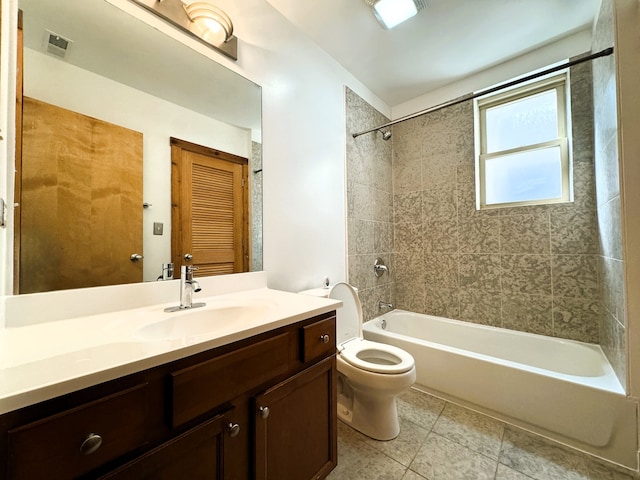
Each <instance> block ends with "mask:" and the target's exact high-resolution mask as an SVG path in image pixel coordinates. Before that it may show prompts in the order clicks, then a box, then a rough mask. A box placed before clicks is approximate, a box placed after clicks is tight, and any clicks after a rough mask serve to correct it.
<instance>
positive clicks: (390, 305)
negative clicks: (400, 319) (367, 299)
mask: <svg viewBox="0 0 640 480" xmlns="http://www.w3.org/2000/svg"><path fill="white" fill-rule="evenodd" d="M384 308H386V309H387V310H393V303H387V302H378V309H379V310H382V309H384Z"/></svg>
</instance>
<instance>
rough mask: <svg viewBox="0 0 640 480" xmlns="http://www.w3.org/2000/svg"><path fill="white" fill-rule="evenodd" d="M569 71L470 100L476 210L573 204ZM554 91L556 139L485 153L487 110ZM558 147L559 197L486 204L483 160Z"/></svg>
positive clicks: (484, 161) (484, 162)
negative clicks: (472, 111) (474, 119)
mask: <svg viewBox="0 0 640 480" xmlns="http://www.w3.org/2000/svg"><path fill="white" fill-rule="evenodd" d="M569 85H570V83H569V71H568V70H565V71H563V72H562V73H560V74H554V75H553V76H550V77H547V78H544V79H542V80H536V81H533V82H531V83H528V84H525V85H521V86H518V87H515V88H513V89H510V90H508V91H502V92H500V93H495V94H492V95H487V96H484V97H479V98H477V99H475V101H474V110H475V117H476V156H475V157H476V208H477V209H478V210H488V209H493V208H504V207H519V206H527V205H547V204H555V203H567V202H572V201H573V182H572V174H571V173H572V158H571V149H570V148H569V147H570V144H571V138H570V135H569V132H571V109H570V104H569V99H570V94H569ZM553 89H555V90H556V101H557V116H558V136H557V138H556V139H553V140H550V141H546V142H540V143H535V144H530V145H524V146H519V147H515V148H510V149H507V150H501V151H498V152H492V153H487V130H486V112H487V110H488V109H489V108H492V107H496V106H499V105H504V104H507V103H511V102H513V101H517V100H520V99H523V98H526V97H529V96H533V95H536V94H539V93H542V92H546V91H549V90H553ZM555 146H559V147H560V165H561V176H562V178H561V187H562V192H561V195H560V196H559V197H554V198H544V199H538V200H520V201H513V202H503V203H491V204H487V202H486V183H487V182H486V170H485V164H486V161H487V160H491V159H494V158H500V157H503V156H507V155H512V154H514V153H524V152H529V151H534V150H539V149H543V148H550V147H555Z"/></svg>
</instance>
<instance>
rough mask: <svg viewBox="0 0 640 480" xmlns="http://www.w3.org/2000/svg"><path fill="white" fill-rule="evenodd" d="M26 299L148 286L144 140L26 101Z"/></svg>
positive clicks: (22, 251)
mask: <svg viewBox="0 0 640 480" xmlns="http://www.w3.org/2000/svg"><path fill="white" fill-rule="evenodd" d="M22 116H23V117H22V118H23V126H22V135H23V137H22V174H21V176H22V181H21V198H20V282H19V283H20V293H29V292H41V291H48V290H60V289H68V288H82V287H93V286H99V285H113V284H120V283H132V282H141V281H142V264H141V262H138V263H134V262H132V261H131V259H130V258H131V254H132V253H142V134H141V133H138V132H134V131H133V130H129V129H126V128H123V127H120V126H118V125H113V124H110V123H107V122H103V121H101V120H97V119H95V118H91V117H87V116H85V115H81V114H79V113H76V112H72V111H70V110H65V109H63V108H60V107H56V106H54V105H49V104H47V103H44V102H40V101H38V100H34V99H31V98H28V97H24V101H23V112H22Z"/></svg>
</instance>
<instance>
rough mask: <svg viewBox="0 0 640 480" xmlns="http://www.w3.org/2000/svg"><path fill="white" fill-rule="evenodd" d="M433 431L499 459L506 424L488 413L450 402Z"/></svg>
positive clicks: (475, 450)
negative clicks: (487, 414)
mask: <svg viewBox="0 0 640 480" xmlns="http://www.w3.org/2000/svg"><path fill="white" fill-rule="evenodd" d="M433 431H434V432H436V433H438V434H440V435H442V436H443V437H446V438H448V439H449V440H453V441H454V442H457V443H459V444H461V445H464V446H465V447H467V448H469V449H471V450H473V451H474V452H477V453H481V454H482V455H485V456H487V457H489V458H493V459H494V460H498V456H499V455H500V447H501V445H502V434H503V432H504V424H503V423H502V422H500V421H498V420H494V419H493V418H490V417H487V416H486V415H481V414H479V413H476V412H474V411H472V410H469V409H467V408H463V407H460V406H458V405H455V404H453V403H448V404H447V406H446V407H445V409H444V410H443V412H442V414H441V415H440V418H438V421H437V422H436V424H435V425H434V427H433Z"/></svg>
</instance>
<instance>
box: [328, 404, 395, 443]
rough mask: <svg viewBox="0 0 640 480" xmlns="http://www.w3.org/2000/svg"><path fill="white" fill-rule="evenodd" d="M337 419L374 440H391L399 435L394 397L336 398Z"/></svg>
mask: <svg viewBox="0 0 640 480" xmlns="http://www.w3.org/2000/svg"><path fill="white" fill-rule="evenodd" d="M338 418H339V419H340V420H341V421H342V422H344V423H346V424H347V425H349V426H350V427H351V428H354V429H356V430H358V431H359V432H360V433H363V434H364V435H366V436H368V437H371V438H373V439H374V440H382V441H386V440H393V439H394V438H396V437H397V436H398V434H399V433H400V424H399V422H398V410H397V407H396V398H395V395H394V396H383V397H376V398H372V397H367V396H366V395H361V394H360V395H356V396H355V398H347V397H341V398H338Z"/></svg>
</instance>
